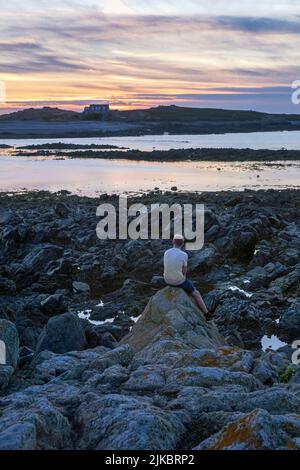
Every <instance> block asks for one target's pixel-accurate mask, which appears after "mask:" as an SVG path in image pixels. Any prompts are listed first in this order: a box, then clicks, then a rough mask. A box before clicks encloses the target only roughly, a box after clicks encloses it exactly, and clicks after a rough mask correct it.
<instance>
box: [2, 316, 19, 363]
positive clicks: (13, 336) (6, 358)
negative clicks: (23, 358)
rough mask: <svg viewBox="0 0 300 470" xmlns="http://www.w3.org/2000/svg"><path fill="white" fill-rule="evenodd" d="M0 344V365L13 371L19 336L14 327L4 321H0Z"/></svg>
mask: <svg viewBox="0 0 300 470" xmlns="http://www.w3.org/2000/svg"><path fill="white" fill-rule="evenodd" d="M0 342H1V343H0V348H1V352H2V354H1V357H2V361H0V363H2V364H5V365H8V366H12V367H13V368H14V369H15V368H16V367H17V365H18V359H19V335H18V331H17V328H16V327H15V325H14V324H13V323H12V322H10V321H8V320H5V319H0ZM1 357H0V359H1Z"/></svg>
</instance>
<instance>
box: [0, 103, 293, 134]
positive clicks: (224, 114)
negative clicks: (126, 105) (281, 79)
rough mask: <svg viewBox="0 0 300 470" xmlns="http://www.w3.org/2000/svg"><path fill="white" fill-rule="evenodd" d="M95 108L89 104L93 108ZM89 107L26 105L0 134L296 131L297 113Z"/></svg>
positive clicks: (8, 117)
mask: <svg viewBox="0 0 300 470" xmlns="http://www.w3.org/2000/svg"><path fill="white" fill-rule="evenodd" d="M94 106H95V108H94ZM99 109H102V108H101V106H99V107H97V105H91V106H89V107H87V108H85V110H84V112H82V113H79V112H75V111H69V110H64V109H59V108H52V107H43V108H30V109H25V110H22V111H17V112H13V113H10V114H4V115H2V116H0V138H47V137H52V138H56V137H60V138H61V137H108V136H126V135H132V136H136V135H157V134H164V133H169V134H222V133H227V132H259V131H261V132H262V131H286V130H288V131H292V130H300V115H298V114H268V113H262V112H257V111H240V110H225V109H212V108H187V107H180V106H174V105H171V106H158V107H155V108H149V109H143V110H130V111H117V110H110V109H109V105H107V107H104V106H103V112H99V111H98V110H99Z"/></svg>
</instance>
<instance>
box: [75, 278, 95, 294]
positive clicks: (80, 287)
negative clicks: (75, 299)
mask: <svg viewBox="0 0 300 470" xmlns="http://www.w3.org/2000/svg"><path fill="white" fill-rule="evenodd" d="M72 287H73V292H74V294H90V292H91V288H90V286H89V285H88V284H86V283H85V282H79V281H74V282H73V283H72Z"/></svg>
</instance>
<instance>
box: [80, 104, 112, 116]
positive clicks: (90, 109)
mask: <svg viewBox="0 0 300 470" xmlns="http://www.w3.org/2000/svg"><path fill="white" fill-rule="evenodd" d="M108 112H109V103H102V104H90V105H89V106H86V107H85V108H84V111H83V114H97V113H101V114H103V113H108Z"/></svg>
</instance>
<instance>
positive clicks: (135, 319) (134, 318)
mask: <svg viewBox="0 0 300 470" xmlns="http://www.w3.org/2000/svg"><path fill="white" fill-rule="evenodd" d="M141 316H142V315H139V316H138V317H130V320H132V321H134V323H136V322H137V321H138V320H139V319H140V318H141Z"/></svg>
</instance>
